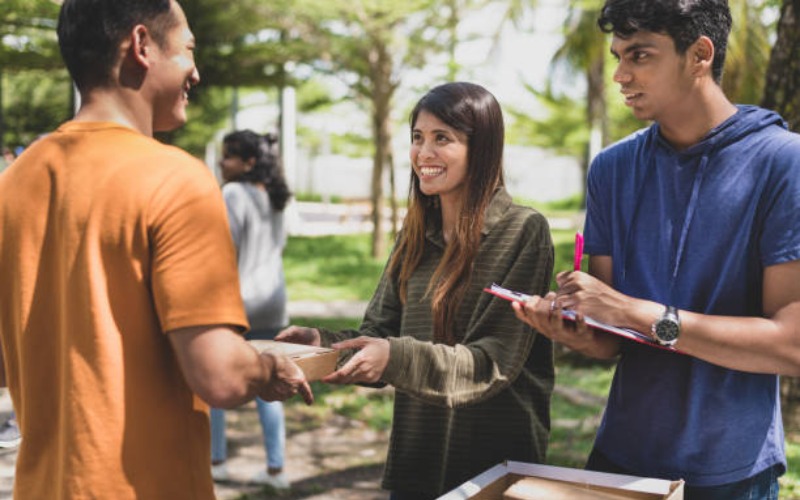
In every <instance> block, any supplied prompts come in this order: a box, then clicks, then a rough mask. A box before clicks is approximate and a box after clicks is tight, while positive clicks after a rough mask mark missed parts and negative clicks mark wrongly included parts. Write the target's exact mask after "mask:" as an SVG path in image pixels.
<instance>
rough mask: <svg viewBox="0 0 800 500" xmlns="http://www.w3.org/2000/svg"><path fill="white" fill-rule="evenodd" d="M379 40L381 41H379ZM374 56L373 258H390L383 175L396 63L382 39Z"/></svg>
mask: <svg viewBox="0 0 800 500" xmlns="http://www.w3.org/2000/svg"><path fill="white" fill-rule="evenodd" d="M376 38H377V37H376ZM375 42H376V46H375V47H374V48H373V51H372V53H371V54H370V65H371V74H372V87H373V88H372V130H373V137H374V140H375V153H374V157H373V161H372V190H371V198H372V257H373V258H376V259H377V258H382V257H383V256H384V255H386V236H385V233H384V230H383V212H384V205H385V199H384V194H383V173H384V172H385V170H386V167H387V165H388V164H389V158H390V155H391V145H392V132H391V125H390V116H391V105H392V96H393V94H394V85H393V84H392V80H391V79H392V59H391V56H390V55H389V53H388V50H387V47H386V46H383V45H381V44H380V43H379V42H380V40H379V39H376V40H375Z"/></svg>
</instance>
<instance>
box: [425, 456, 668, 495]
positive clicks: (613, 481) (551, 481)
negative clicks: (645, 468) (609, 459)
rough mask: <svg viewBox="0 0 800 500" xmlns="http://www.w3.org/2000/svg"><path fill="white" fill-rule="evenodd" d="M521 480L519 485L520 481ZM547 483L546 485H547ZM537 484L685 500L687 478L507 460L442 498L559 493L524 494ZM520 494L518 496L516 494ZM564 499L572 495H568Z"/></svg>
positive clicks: (593, 491)
mask: <svg viewBox="0 0 800 500" xmlns="http://www.w3.org/2000/svg"><path fill="white" fill-rule="evenodd" d="M528 477H532V478H537V479H543V480H546V481H534V482H531V485H527V486H531V487H530V488H525V486H526V485H525V484H524V483H521V482H520V481H521V480H522V479H524V478H528ZM517 483H519V485H518V484H517ZM545 483H546V484H545ZM536 486H548V487H554V488H555V490H561V491H562V492H564V494H566V495H569V492H570V491H572V492H575V491H576V490H575V488H579V489H580V490H581V491H584V492H586V493H587V494H593V493H594V494H595V496H596V497H598V498H607V499H610V498H619V499H634V500H655V499H660V500H682V499H683V481H668V480H665V479H652V478H644V477H636V476H626V475H622V474H608V473H605V472H593V471H586V470H581V469H569V468H565V467H554V466H552V465H540V464H529V463H524V462H505V463H502V464H499V465H496V466H494V467H492V468H491V469H489V470H487V471H485V472H483V473H481V474H479V475H477V476H475V477H474V478H472V479H470V480H469V481H467V482H465V483H464V484H462V485H461V486H459V487H457V488H455V489H454V490H452V491H450V492H449V493H446V494H445V495H443V496H441V497H439V500H504V499H508V500H512V499H513V500H517V499H521V498H525V500H528V499H535V500H538V499H540V498H541V499H542V500H554V499H555V498H558V497H556V496H555V495H556V493H553V491H554V490H550V493H549V494H548V496H530V495H529V496H528V497H525V496H520V495H525V494H528V493H530V494H535V493H534V491H535V490H536ZM514 495H517V496H514ZM563 498H570V497H569V496H564V497H563Z"/></svg>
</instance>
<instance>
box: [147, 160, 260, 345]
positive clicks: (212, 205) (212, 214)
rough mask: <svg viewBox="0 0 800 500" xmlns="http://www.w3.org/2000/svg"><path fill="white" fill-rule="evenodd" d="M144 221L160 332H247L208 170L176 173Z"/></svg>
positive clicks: (218, 202)
mask: <svg viewBox="0 0 800 500" xmlns="http://www.w3.org/2000/svg"><path fill="white" fill-rule="evenodd" d="M147 217H148V222H147V223H148V235H149V238H150V246H151V252H152V257H151V258H152V266H151V269H152V277H151V279H152V291H153V298H154V301H155V306H156V310H157V311H158V316H159V321H160V323H161V328H162V329H163V330H164V331H170V330H174V329H176V328H185V327H189V326H201V325H213V324H228V325H231V326H234V327H241V328H247V326H248V324H247V319H246V316H245V313H244V306H243V304H242V299H241V296H240V292H239V278H238V271H237V267H236V254H235V250H234V246H233V243H232V240H231V235H230V230H229V228H228V221H227V218H226V211H225V204H224V202H223V199H222V195H221V192H220V189H219V187H218V186H217V184H216V182H215V181H214V179H213V177H212V176H211V175H210V173H209V172H208V170H207V169H205V168H204V166H203V165H202V164H199V163H198V164H194V163H193V162H192V163H191V164H190V165H187V166H186V168H179V169H176V173H175V175H173V176H170V178H169V179H168V180H166V181H165V182H164V183H162V185H161V186H160V187H159V189H158V190H157V192H156V193H155V195H154V196H153V198H152V200H151V202H150V205H149V210H148V214H147Z"/></svg>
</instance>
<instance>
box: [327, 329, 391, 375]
mask: <svg viewBox="0 0 800 500" xmlns="http://www.w3.org/2000/svg"><path fill="white" fill-rule="evenodd" d="M332 347H333V348H334V349H339V350H341V349H358V350H359V351H358V352H357V353H355V354H354V355H353V357H352V358H350V360H349V361H348V362H347V363H346V364H345V365H344V366H343V367H341V368H339V369H338V370H336V371H335V372H333V373H331V374H330V375H328V376H327V377H325V378H323V379H322V381H323V382H327V383H329V384H354V383H358V382H362V383H370V384H371V383H375V382H379V381H380V379H381V376H382V375H383V371H384V370H385V369H386V365H387V364H388V363H389V341H388V340H386V339H381V338H376V337H363V336H362V337H358V338H355V339H351V340H345V341H343V342H339V343H337V344H333V346H332Z"/></svg>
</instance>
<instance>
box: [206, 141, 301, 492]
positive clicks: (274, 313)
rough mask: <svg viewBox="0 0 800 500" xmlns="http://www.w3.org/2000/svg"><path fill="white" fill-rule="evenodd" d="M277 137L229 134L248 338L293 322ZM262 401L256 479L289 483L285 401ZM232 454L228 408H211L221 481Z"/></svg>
mask: <svg viewBox="0 0 800 500" xmlns="http://www.w3.org/2000/svg"><path fill="white" fill-rule="evenodd" d="M276 143H277V137H276V136H275V135H274V134H267V135H265V136H261V135H258V134H256V133H255V132H252V131H250V130H241V131H236V132H232V133H230V134H228V135H226V136H225V138H224V139H223V152H222V160H221V161H220V167H221V169H222V177H223V180H224V181H225V185H224V186H223V187H222V195H223V198H224V199H225V206H226V207H227V210H228V222H229V224H230V228H231V236H232V237H233V242H234V245H235V246H236V252H237V262H238V267H239V286H240V289H241V293H242V299H243V301H244V306H245V310H246V312H247V319H248V321H249V322H250V328H251V330H250V331H249V332H248V333H247V336H246V338H247V339H248V340H255V339H272V338H274V337H275V334H276V333H277V332H278V331H280V329H281V328H283V327H285V326H286V325H287V324H288V323H289V318H288V315H287V313H286V280H285V278H284V273H283V255H282V254H283V247H284V246H285V245H286V231H285V230H284V224H283V209H284V207H285V206H286V203H287V202H288V201H289V197H290V196H291V193H290V192H289V188H288V187H287V185H286V180H285V179H284V177H283V172H282V169H281V165H280V159H279V156H278V154H277V148H276V147H275V145H276ZM256 404H257V407H258V416H259V420H260V421H261V428H262V430H263V433H264V448H265V449H266V452H267V469H266V470H261V471H260V472H259V473H258V474H257V475H256V476H255V477H253V478H252V479H251V482H254V483H258V484H268V485H270V486H272V487H273V488H276V489H288V488H289V482H288V480H287V479H286V477H285V475H284V473H283V461H284V460H283V455H284V447H285V442H286V427H285V425H284V416H283V404H282V403H281V402H279V401H275V402H265V401H263V400H261V399H257V400H256ZM226 459H227V442H226V439H225V411H224V410H221V409H216V408H215V409H212V410H211V463H212V469H211V471H212V475H213V477H214V479H215V480H217V481H224V480H227V479H228V472H227V469H226V468H225V460H226Z"/></svg>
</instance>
